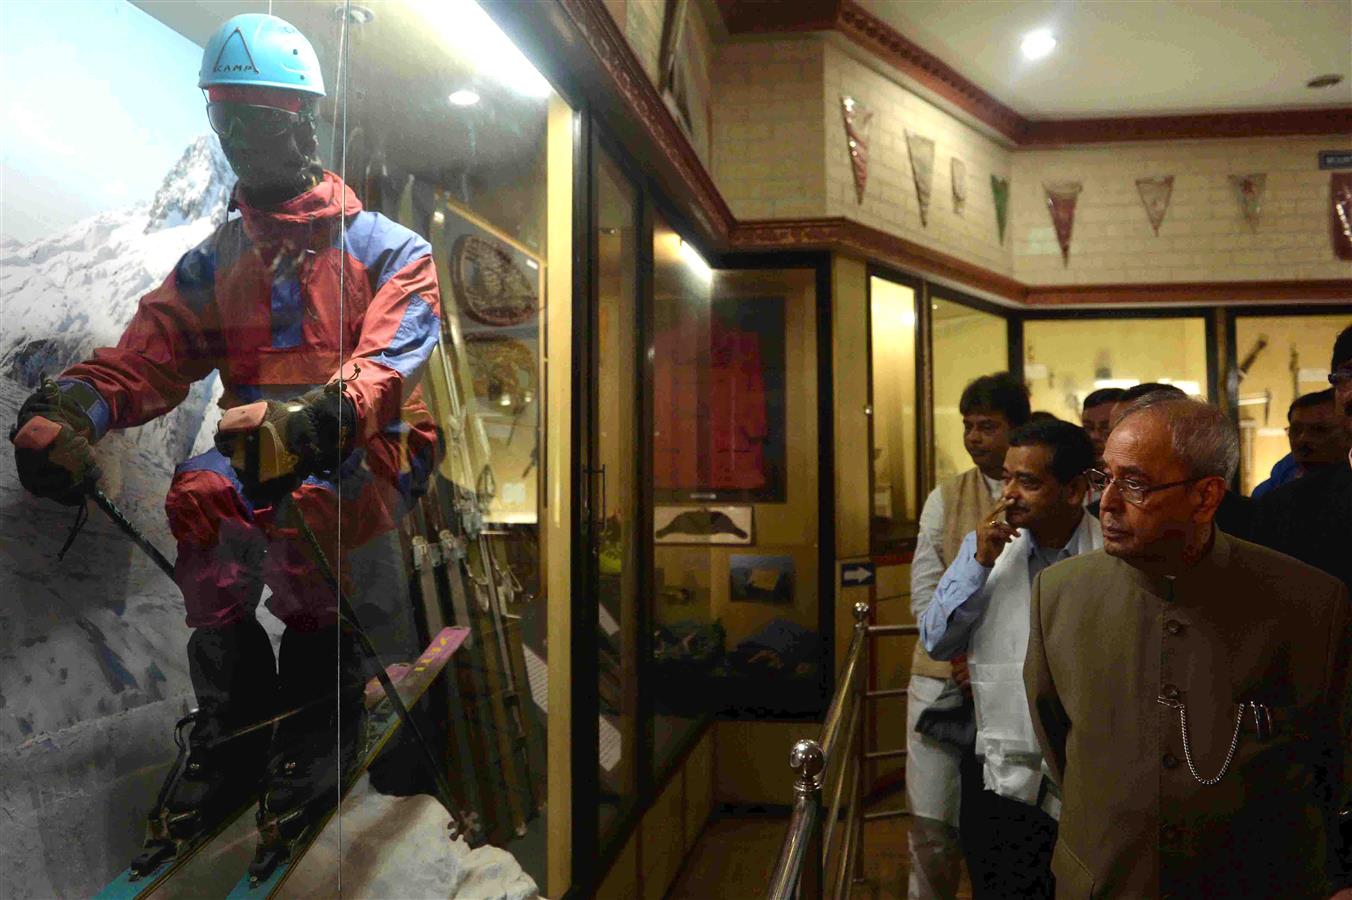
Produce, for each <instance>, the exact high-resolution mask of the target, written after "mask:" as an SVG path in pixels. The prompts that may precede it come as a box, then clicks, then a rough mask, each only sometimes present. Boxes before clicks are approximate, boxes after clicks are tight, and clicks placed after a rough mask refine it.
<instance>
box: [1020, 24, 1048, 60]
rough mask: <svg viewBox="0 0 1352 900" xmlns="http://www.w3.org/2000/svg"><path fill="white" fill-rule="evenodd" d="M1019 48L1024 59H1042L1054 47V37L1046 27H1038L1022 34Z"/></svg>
mask: <svg viewBox="0 0 1352 900" xmlns="http://www.w3.org/2000/svg"><path fill="white" fill-rule="evenodd" d="M1019 49H1020V50H1022V51H1023V57H1024V59H1042V57H1044V56H1046V55H1047V54H1048V53H1051V52H1052V51H1053V50H1055V49H1056V38H1054V37H1052V33H1051V32H1050V31H1048V30H1047V29H1046V28H1039V29H1038V30H1037V31H1030V32H1028V34H1026V35H1024V37H1023V43H1021V44H1019Z"/></svg>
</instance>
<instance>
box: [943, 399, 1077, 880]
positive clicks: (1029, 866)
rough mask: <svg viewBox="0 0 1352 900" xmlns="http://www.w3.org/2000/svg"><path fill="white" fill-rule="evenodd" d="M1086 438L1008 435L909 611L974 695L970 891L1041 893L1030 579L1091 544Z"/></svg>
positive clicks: (1042, 797) (1043, 831)
mask: <svg viewBox="0 0 1352 900" xmlns="http://www.w3.org/2000/svg"><path fill="white" fill-rule="evenodd" d="M1093 463H1094V445H1093V443H1092V442H1091V441H1090V439H1089V436H1088V435H1087V434H1086V433H1085V431H1084V429H1082V428H1080V427H1078V426H1076V425H1072V424H1071V423H1069V422H1060V421H1051V422H1033V423H1029V424H1027V425H1024V426H1023V427H1022V428H1018V429H1016V430H1015V431H1014V433H1013V434H1011V435H1010V446H1009V450H1008V452H1007V453H1006V456H1005V464H1004V473H1003V474H1004V490H1003V495H1002V498H1001V500H1000V504H999V505H998V506H997V508H996V510H995V512H994V513H993V514H992V515H991V516H989V517H987V519H985V520H984V521H982V522H981V524H980V525H978V526H977V528H976V530H975V531H972V532H969V533H968V534H967V535H966V536H965V537H964V538H963V541H962V545H961V548H960V549H959V551H958V554H957V556H956V558H955V559H954V560H953V564H952V565H950V566H949V567H948V570H947V571H946V572H945V573H944V576H943V578H942V580H941V581H940V582H939V587H938V590H937V591H936V592H935V595H934V600H933V602H932V603H931V604H930V607H929V609H928V610H926V612H925V615H924V616H923V617H922V618H921V621H920V635H921V640H922V641H923V642H924V644H925V649H926V650H928V651H929V652H930V655H931V656H933V657H934V658H936V659H949V658H951V657H953V656H955V655H957V654H960V653H966V654H967V663H968V669H969V671H970V673H971V684H972V694H973V697H974V699H975V701H976V725H977V735H976V753H977V756H978V758H979V759H980V762H981V770H982V782H983V788H984V789H983V790H982V791H981V792H980V793H979V794H977V795H976V796H977V797H978V798H979V799H978V800H977V804H976V809H974V810H971V811H969V814H967V815H964V817H963V828H964V829H972V830H975V831H977V832H978V834H977V835H976V836H975V837H976V839H975V840H968V838H970V837H973V836H972V835H964V844H965V845H966V846H971V847H975V848H978V851H979V852H977V853H976V854H974V856H973V858H969V859H968V867H969V868H970V869H971V875H972V887H973V891H974V893H975V896H976V897H977V898H984V897H1017V898H1025V897H1050V896H1051V895H1052V889H1053V884H1052V877H1051V868H1050V866H1051V853H1052V846H1053V844H1054V842H1055V836H1056V823H1055V821H1054V819H1053V818H1052V817H1051V816H1049V815H1048V814H1047V813H1046V812H1044V811H1043V809H1042V805H1043V803H1044V801H1046V800H1047V797H1046V789H1045V786H1044V780H1043V770H1042V753H1041V750H1040V749H1039V747H1038V742H1037V735H1036V734H1035V733H1034V731H1033V722H1032V718H1031V716H1030V715H1029V711H1028V703H1027V701H1026V699H1025V695H1024V686H1023V660H1024V654H1025V652H1026V651H1027V648H1028V633H1029V614H1030V613H1029V610H1030V607H1031V586H1032V583H1033V579H1034V578H1036V577H1037V575H1038V574H1039V573H1040V572H1041V571H1042V570H1043V569H1046V568H1047V567H1049V566H1051V565H1054V564H1055V563H1057V562H1059V561H1061V560H1063V559H1068V558H1070V557H1072V556H1078V555H1079V554H1082V553H1088V552H1090V551H1091V550H1095V549H1098V548H1099V547H1101V546H1103V535H1102V532H1101V531H1100V530H1099V526H1098V521H1097V520H1096V519H1094V517H1093V516H1090V515H1088V514H1086V513H1085V511H1084V495H1085V491H1086V490H1087V487H1088V485H1087V483H1086V480H1085V475H1084V472H1085V470H1086V469H1089V468H1090V467H1091V466H1092V465H1093Z"/></svg>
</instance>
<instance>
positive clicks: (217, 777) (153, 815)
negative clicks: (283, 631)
mask: <svg viewBox="0 0 1352 900" xmlns="http://www.w3.org/2000/svg"><path fill="white" fill-rule="evenodd" d="M188 674H189V676H190V677H191V679H192V685H193V691H194V692H195V693H196V695H197V709H196V710H194V711H193V712H192V713H191V714H189V715H188V716H186V717H184V718H183V719H182V720H180V721H179V723H178V725H177V726H176V728H175V733H174V740H175V741H176V742H177V743H178V745H179V756H178V761H177V762H176V763H175V765H174V767H173V768H172V769H171V771H170V773H169V777H168V779H167V780H166V781H165V783H164V786H163V787H162V788H161V789H160V796H159V801H158V802H157V803H156V804H155V807H154V808H153V809H152V810H151V812H150V815H149V822H148V828H147V831H148V834H147V838H146V846H145V852H144V853H142V854H141V855H140V856H138V857H137V858H136V860H134V861H133V863H132V868H133V870H134V871H137V870H140V869H147V870H148V869H149V868H153V867H154V866H153V863H154V862H155V860H157V859H163V858H164V857H166V856H172V855H173V854H174V853H175V852H176V851H177V848H178V846H179V845H181V844H183V843H185V842H191V841H193V840H195V839H197V838H198V837H200V836H202V835H205V834H207V833H209V832H211V831H212V830H213V829H215V828H216V827H218V826H219V825H221V824H222V822H223V821H224V820H225V819H226V818H227V817H228V816H229V815H230V814H231V813H233V812H235V811H236V810H238V809H239V807H240V806H241V805H242V804H243V803H246V802H248V801H249V800H250V799H251V798H252V797H254V796H256V795H257V794H258V791H259V789H260V787H261V783H262V775H263V766H264V763H265V761H266V759H267V748H268V740H269V737H270V735H271V728H269V727H267V726H263V727H255V728H253V729H252V730H247V731H243V733H242V734H237V732H240V731H242V730H244V729H248V728H249V726H256V725H258V724H259V723H261V722H265V721H266V720H267V719H268V718H269V717H271V716H272V715H273V713H274V710H275V706H274V704H275V702H276V695H277V666H276V661H275V659H274V657H273V655H272V643H271V642H270V641H269V640H268V635H267V632H265V631H264V630H263V626H262V625H260V624H259V623H258V620H257V619H254V618H252V617H250V618H247V619H245V620H244V621H242V622H238V623H236V624H233V625H227V626H225V627H224V628H199V629H197V630H196V631H194V632H193V633H192V636H191V637H190V638H189V639H188ZM185 732H186V734H185Z"/></svg>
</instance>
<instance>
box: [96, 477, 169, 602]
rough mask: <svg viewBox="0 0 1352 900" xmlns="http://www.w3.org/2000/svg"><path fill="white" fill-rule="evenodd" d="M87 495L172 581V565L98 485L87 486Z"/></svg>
mask: <svg viewBox="0 0 1352 900" xmlns="http://www.w3.org/2000/svg"><path fill="white" fill-rule="evenodd" d="M88 493H89V496H90V498H91V499H92V500H93V501H94V503H96V504H97V505H98V507H99V509H101V510H103V511H104V512H105V513H106V514H107V515H108V518H110V519H112V520H113V524H114V525H116V526H117V527H118V528H120V529H121V530H122V533H123V534H125V535H126V536H127V537H129V538H131V539H132V542H133V543H134V544H136V546H138V547H140V548H141V549H142V550H144V551H145V553H146V556H149V557H150V559H151V561H152V562H154V563H155V565H156V566H158V567H159V568H160V571H162V572H163V573H164V574H165V575H168V576H169V578H170V580H172V579H173V577H174V564H173V563H171V562H170V561H169V560H168V559H166V558H165V556H164V554H163V553H161V552H160V551H159V550H158V549H157V548H156V547H155V545H154V544H152V543H150V540H149V539H148V538H147V537H146V536H145V535H143V534H141V532H140V530H139V529H138V528H137V527H136V526H135V525H133V524H131V521H130V520H129V519H128V518H127V517H126V516H124V515H122V510H120V509H118V508H117V506H116V504H114V503H113V501H112V500H110V499H108V495H107V494H105V493H104V492H103V489H102V488H100V487H99V486H98V485H93V484H91V485H89V488H88Z"/></svg>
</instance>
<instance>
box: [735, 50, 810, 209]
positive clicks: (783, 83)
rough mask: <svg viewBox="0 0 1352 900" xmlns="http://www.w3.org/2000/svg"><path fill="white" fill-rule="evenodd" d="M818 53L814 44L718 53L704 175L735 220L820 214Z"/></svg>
mask: <svg viewBox="0 0 1352 900" xmlns="http://www.w3.org/2000/svg"><path fill="white" fill-rule="evenodd" d="M822 50H823V45H822V43H821V42H820V41H818V40H787V41H785V40H774V41H760V40H753V41H739V42H737V43H728V44H723V45H721V46H720V47H718V50H717V55H716V57H715V60H714V67H713V103H712V118H713V146H712V152H711V157H712V162H713V165H712V168H711V171H712V174H713V177H714V180H715V181H716V182H717V184H718V187H719V190H721V191H722V193H723V198H724V199H725V200H726V201H727V202H728V205H729V206H730V207H731V208H732V212H733V214H734V215H736V216H737V218H739V219H788V218H800V217H805V216H810V217H819V216H824V215H827V204H826V181H825V171H824V170H823V167H822V157H823V155H824V146H825V136H824V132H823V130H822V115H821V109H822V77H821V73H822Z"/></svg>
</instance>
